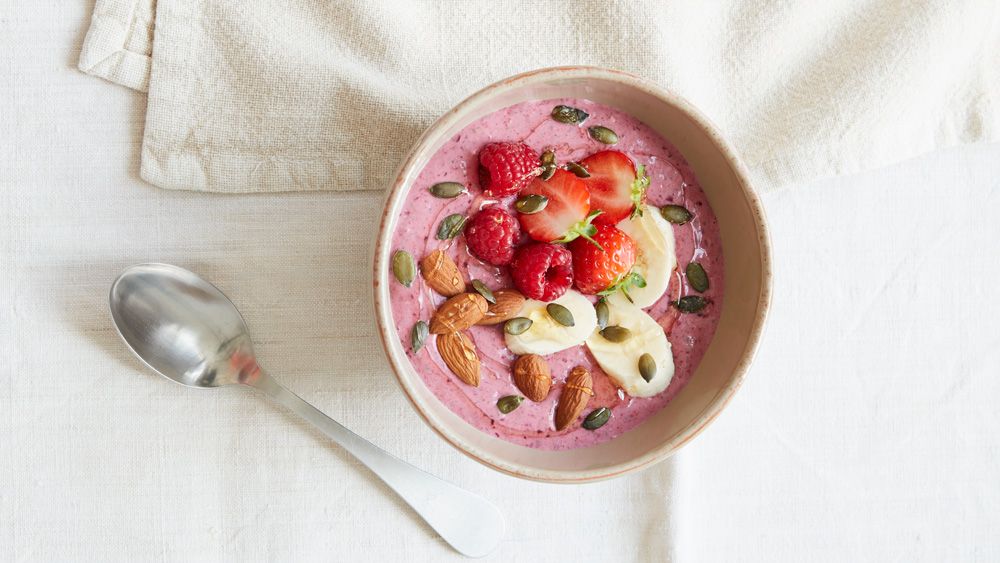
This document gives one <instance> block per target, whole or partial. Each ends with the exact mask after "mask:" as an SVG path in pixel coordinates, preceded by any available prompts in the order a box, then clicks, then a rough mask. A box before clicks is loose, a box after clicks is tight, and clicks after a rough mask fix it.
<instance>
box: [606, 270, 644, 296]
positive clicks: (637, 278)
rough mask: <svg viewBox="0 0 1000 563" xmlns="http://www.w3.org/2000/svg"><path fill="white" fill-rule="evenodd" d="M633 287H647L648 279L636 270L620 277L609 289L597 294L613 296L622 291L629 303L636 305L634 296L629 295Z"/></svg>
mask: <svg viewBox="0 0 1000 563" xmlns="http://www.w3.org/2000/svg"><path fill="white" fill-rule="evenodd" d="M633 287H640V288H641V287H646V278H644V277H642V275H641V274H639V273H638V272H636V271H634V270H633V271H631V272H629V273H627V274H622V275H621V276H618V279H616V280H615V281H614V282H613V283H612V284H611V285H609V286H608V288H607V289H605V290H604V291H599V292H598V293H597V294H598V295H611V294H613V293H615V292H616V291H621V292H622V295H624V296H625V299H628V302H629V303H634V301H632V296H631V295H629V293H628V292H629V290H630V289H632V288H633Z"/></svg>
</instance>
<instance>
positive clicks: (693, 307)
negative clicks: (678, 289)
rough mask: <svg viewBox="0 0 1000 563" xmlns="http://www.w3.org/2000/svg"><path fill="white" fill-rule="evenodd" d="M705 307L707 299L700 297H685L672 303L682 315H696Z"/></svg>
mask: <svg viewBox="0 0 1000 563" xmlns="http://www.w3.org/2000/svg"><path fill="white" fill-rule="evenodd" d="M706 305H708V299H705V298H704V297H702V296H700V295H685V296H684V297H681V298H680V299H678V300H677V301H676V302H675V303H674V306H675V307H677V309H679V310H680V312H682V313H697V312H698V311H701V310H702V309H704V308H705V306H706Z"/></svg>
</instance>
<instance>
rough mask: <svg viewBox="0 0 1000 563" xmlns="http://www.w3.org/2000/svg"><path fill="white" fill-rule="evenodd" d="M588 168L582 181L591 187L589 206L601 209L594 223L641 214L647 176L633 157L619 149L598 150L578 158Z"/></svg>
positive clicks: (612, 223)
mask: <svg viewBox="0 0 1000 563" xmlns="http://www.w3.org/2000/svg"><path fill="white" fill-rule="evenodd" d="M580 164H582V165H583V167H584V168H586V169H587V172H590V177H589V178H584V180H583V182H584V183H585V184H586V185H587V190H589V191H590V207H591V208H592V209H595V210H600V211H603V213H602V214H601V215H600V217H598V218H597V219H595V220H594V222H595V223H598V224H605V225H614V224H617V223H618V222H619V221H621V220H622V219H625V218H627V217H631V216H632V215H633V214H636V215H641V214H642V204H643V203H644V202H645V200H646V188H647V187H649V177H648V176H646V171H645V167H644V166H642V165H640V166H639V168H638V169H636V167H635V164H634V163H633V162H632V159H631V158H629V157H628V155H626V154H625V153H622V152H619V151H601V152H599V153H594V154H592V155H590V156H588V157H587V158H585V159H583V160H582V161H580Z"/></svg>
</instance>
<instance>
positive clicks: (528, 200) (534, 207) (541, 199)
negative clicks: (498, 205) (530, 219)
mask: <svg viewBox="0 0 1000 563" xmlns="http://www.w3.org/2000/svg"><path fill="white" fill-rule="evenodd" d="M548 204H549V198H547V197H545V196H543V195H537V194H531V195H526V196H524V197H522V198H519V199H518V200H517V202H515V203H514V207H516V208H517V212H518V213H523V214H525V215H531V214H533V213H538V212H539V211H541V210H543V209H545V206H546V205H548Z"/></svg>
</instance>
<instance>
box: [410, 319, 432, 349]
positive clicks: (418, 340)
mask: <svg viewBox="0 0 1000 563" xmlns="http://www.w3.org/2000/svg"><path fill="white" fill-rule="evenodd" d="M428 334H430V330H429V328H428V327H427V323H425V322H424V321H417V324H415V325H413V330H412V331H410V348H412V349H413V353H414V354H416V353H417V352H419V351H420V349H421V348H423V347H424V342H426V341H427V335H428Z"/></svg>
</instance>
